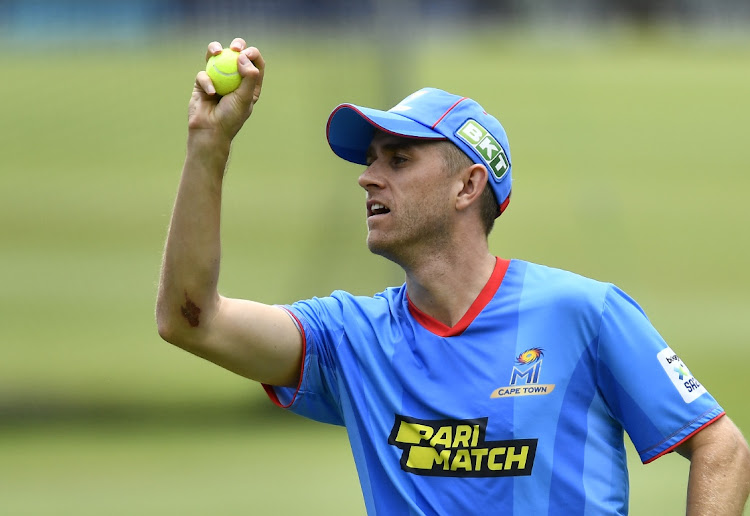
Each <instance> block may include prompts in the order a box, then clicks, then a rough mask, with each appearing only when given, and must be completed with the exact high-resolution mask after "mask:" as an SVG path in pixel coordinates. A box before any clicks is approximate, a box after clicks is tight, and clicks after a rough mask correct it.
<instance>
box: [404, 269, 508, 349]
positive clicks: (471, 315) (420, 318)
mask: <svg viewBox="0 0 750 516" xmlns="http://www.w3.org/2000/svg"><path fill="white" fill-rule="evenodd" d="M509 265H510V260H503V259H502V258H497V260H496V262H495V268H494V269H493V271H492V274H491V275H490V279H489V280H487V284H486V285H485V286H484V288H482V291H481V292H480V293H479V295H478V296H477V298H476V299H475V300H474V302H473V303H472V304H471V306H470V307H469V309H468V310H467V311H466V313H465V314H464V316H463V317H461V320H460V321H458V322H457V323H456V325H455V326H453V327H451V326H447V325H446V324H443V323H442V322H440V321H438V320H437V319H435V318H433V317H431V316H429V315H427V314H426V313H424V312H422V311H421V310H420V309H419V308H417V307H416V306H415V305H414V303H412V302H411V299H409V293H408V292H407V293H406V299H407V301H408V302H409V313H411V315H412V317H414V319H416V321H417V322H418V323H419V324H421V325H422V326H423V327H424V328H425V329H426V330H428V331H430V332H432V333H434V334H435V335H437V336H439V337H455V336H457V335H461V334H462V333H463V332H464V330H466V328H468V327H469V325H470V324H471V323H472V322H473V321H474V319H476V317H477V316H478V315H479V314H480V313H481V312H482V310H484V307H485V306H487V303H489V302H490V300H491V299H492V298H493V297H494V296H495V293H496V292H497V289H499V288H500V284H501V283H502V282H503V278H504V277H505V273H506V271H507V270H508V266H509Z"/></svg>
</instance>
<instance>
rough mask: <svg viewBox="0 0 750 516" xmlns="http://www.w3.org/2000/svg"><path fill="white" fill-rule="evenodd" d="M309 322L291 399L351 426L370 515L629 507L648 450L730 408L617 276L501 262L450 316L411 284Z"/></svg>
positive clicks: (303, 322) (294, 310)
mask: <svg viewBox="0 0 750 516" xmlns="http://www.w3.org/2000/svg"><path fill="white" fill-rule="evenodd" d="M286 308H287V310H288V311H289V313H290V314H291V315H292V316H293V318H294V319H295V321H296V322H297V324H298V326H299V328H300V331H301V333H302V335H303V341H304V343H305V352H304V360H303V370H302V372H301V377H300V383H299V385H298V387H297V388H296V389H294V388H279V387H270V386H266V390H267V392H268V394H269V396H270V397H271V399H272V400H273V401H274V402H276V403H277V404H279V405H280V406H283V407H287V408H289V409H290V410H292V411H294V412H296V413H298V414H300V415H303V416H306V417H308V418H312V419H314V420H318V421H322V422H327V423H332V424H335V425H345V426H346V428H347V432H348V436H349V441H350V445H351V448H352V451H353V454H354V459H355V464H356V467H357V472H358V475H359V480H360V483H361V486H362V491H363V495H364V500H365V506H366V508H367V512H368V514H371V515H376V514H377V515H393V514H410V515H422V514H424V515H428V514H434V515H437V514H441V515H444V514H480V513H481V514H518V515H522V514H523V515H527V514H535V515H540V514H549V515H566V516H570V515H577V514H586V515H608V516H610V515H620V514H627V511H628V472H627V464H626V453H625V448H624V441H623V432H624V431H625V432H627V433H628V435H629V436H630V438H631V440H632V441H633V443H634V445H635V447H636V449H637V450H638V453H639V454H640V458H641V460H642V461H643V462H649V461H651V460H654V459H655V458H657V457H659V456H660V455H663V454H665V453H667V452H669V451H671V450H672V449H674V448H675V447H676V446H677V445H679V444H680V443H681V442H683V441H684V440H686V439H687V438H689V437H690V436H691V435H692V434H694V433H695V432H697V431H699V430H700V429H701V428H703V427H705V426H706V425H708V424H710V423H711V422H713V421H715V420H716V419H718V418H719V417H721V416H722V415H723V414H724V411H723V410H722V408H721V407H720V406H719V405H718V404H717V403H716V401H715V400H714V399H713V398H712V397H711V395H710V394H709V393H708V392H707V391H706V389H705V388H704V387H703V386H702V385H701V384H700V383H699V382H698V381H697V380H696V378H694V377H693V375H692V374H691V373H690V371H689V370H688V368H687V367H686V366H685V364H684V362H683V361H682V360H681V359H680V358H679V356H678V355H677V354H675V352H674V351H672V349H671V348H670V347H669V346H668V345H667V344H666V343H665V342H664V340H663V339H662V338H661V336H660V335H659V334H658V333H657V331H656V330H655V329H654V327H653V326H652V325H651V324H650V322H649V320H648V319H647V317H646V316H645V314H644V313H643V311H642V310H641V308H640V307H639V306H638V305H637V304H636V303H635V302H634V301H633V300H632V299H630V298H629V297H628V296H627V295H626V294H625V293H623V292H622V291H621V290H619V289H618V288H616V287H615V286H613V285H611V284H606V283H600V282H597V281H594V280H591V279H588V278H584V277H581V276H578V275H576V274H573V273H570V272H566V271H562V270H559V269H552V268H548V267H544V266H541V265H535V264H532V263H529V262H524V261H521V260H512V261H506V260H502V259H498V260H497V264H496V267H495V270H494V272H493V274H492V277H491V278H490V280H489V282H488V283H487V285H486V286H485V287H484V289H483V290H482V292H481V293H480V295H479V296H478V297H477V299H476V301H475V302H474V304H473V305H472V306H471V308H470V309H469V311H468V312H467V313H466V315H465V316H464V318H463V319H462V320H461V321H459V322H458V323H457V324H456V326H454V327H447V326H445V325H444V324H442V323H440V322H439V321H437V320H435V319H432V318H430V317H429V316H428V315H426V314H424V313H422V312H420V311H419V309H418V308H417V307H416V306H414V305H413V304H412V303H411V301H410V300H409V297H408V295H407V292H406V287H405V286H401V287H398V288H390V289H387V290H386V291H384V292H382V293H380V294H377V295H375V296H373V297H358V296H353V295H351V294H348V293H346V292H341V291H336V292H334V293H333V294H331V296H330V297H326V298H313V299H310V300H306V301H300V302H297V303H294V304H293V305H291V306H288V307H286Z"/></svg>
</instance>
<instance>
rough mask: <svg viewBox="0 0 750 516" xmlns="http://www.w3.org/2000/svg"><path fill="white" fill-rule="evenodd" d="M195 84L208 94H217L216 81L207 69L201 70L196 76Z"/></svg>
mask: <svg viewBox="0 0 750 516" xmlns="http://www.w3.org/2000/svg"><path fill="white" fill-rule="evenodd" d="M195 85H196V86H197V87H199V88H200V89H202V90H203V91H204V92H206V93H207V94H208V95H215V94H216V88H215V87H214V83H213V81H212V80H211V78H210V77H209V76H208V74H207V73H206V71H205V70H201V71H200V72H198V75H197V76H196V77H195Z"/></svg>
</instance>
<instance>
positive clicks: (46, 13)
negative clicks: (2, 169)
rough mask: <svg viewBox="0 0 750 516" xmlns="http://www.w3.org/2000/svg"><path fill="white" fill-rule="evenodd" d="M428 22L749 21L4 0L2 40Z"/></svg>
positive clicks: (492, 0) (600, 4)
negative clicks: (250, 25) (244, 22)
mask: <svg viewBox="0 0 750 516" xmlns="http://www.w3.org/2000/svg"><path fill="white" fill-rule="evenodd" d="M404 14H405V15H406V16H407V17H409V18H410V19H415V18H416V19H418V20H420V21H422V22H423V21H424V20H425V19H426V20H428V21H464V22H472V21H476V22H478V23H479V22H481V23H484V24H486V23H488V22H489V23H512V22H527V23H533V22H536V21H551V22H553V23H554V22H555V21H558V20H559V21H564V22H566V23H570V22H584V23H588V22H593V23H596V22H607V21H625V22H632V23H635V24H639V25H648V24H654V23H659V22H670V23H690V24H695V23H699V24H706V23H714V24H722V25H723V24H727V23H732V24H737V23H747V22H750V2H747V0H714V1H712V2H703V1H701V0H569V1H566V2H557V1H555V0H461V1H456V0H399V1H394V0H364V1H359V2H351V1H349V0H279V1H274V0H213V1H211V2H205V1H199V0H130V1H128V2H101V1H98V0H58V1H55V2H47V1H40V0H0V30H1V32H0V36H4V37H6V38H7V37H11V38H13V37H17V38H23V37H25V36H26V35H28V34H29V33H31V32H34V31H38V30H39V29H44V30H51V31H53V32H56V33H63V34H70V35H77V36H78V37H80V36H85V34H86V32H83V33H82V32H81V30H82V29H84V30H90V31H91V32H90V34H92V35H96V34H97V32H99V33H106V35H108V36H114V37H117V36H120V37H123V36H124V37H129V36H138V35H140V34H144V33H148V32H149V31H153V30H155V29H156V30H158V29H161V28H163V27H169V26H174V27H191V26H192V27H196V26H197V27H199V26H202V25H213V26H215V25H227V24H231V22H232V21H236V20H238V19H252V20H256V21H257V20H259V19H261V20H264V21H268V22H274V21H275V22H280V23H291V24H301V25H303V26H313V27H315V26H322V27H330V26H337V27H341V28H347V26H361V25H367V24H368V23H370V22H371V21H372V20H373V19H379V18H382V16H383V15H386V16H389V15H391V16H394V17H395V16H403V15H404Z"/></svg>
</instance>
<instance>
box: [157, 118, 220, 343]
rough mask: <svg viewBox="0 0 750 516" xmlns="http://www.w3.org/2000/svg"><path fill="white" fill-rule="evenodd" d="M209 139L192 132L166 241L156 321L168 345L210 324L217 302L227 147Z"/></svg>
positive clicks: (199, 132) (205, 134)
mask: <svg viewBox="0 0 750 516" xmlns="http://www.w3.org/2000/svg"><path fill="white" fill-rule="evenodd" d="M209 134H210V133H208V134H207V133H206V132H205V131H204V132H201V131H191V133H190V135H189V137H188V149H187V157H186V159H185V164H184V167H183V171H182V177H181V179H180V185H179V188H178V191H177V198H176V201H175V205H174V210H173V213H172V220H171V223H170V227H169V233H168V236H167V243H166V248H165V252H164V260H163V263H162V269H161V279H160V284H159V294H158V301H157V320H158V324H159V332H160V333H161V334H162V336H163V337H164V338H166V339H167V340H170V341H173V340H176V339H179V338H180V336H181V335H183V334H185V333H186V332H191V330H195V329H197V328H199V327H200V325H201V323H202V322H205V321H206V320H210V317H211V315H212V311H213V310H214V309H215V305H216V303H217V300H218V293H217V290H216V288H217V283H218V279H219V264H220V258H221V240H220V218H221V189H222V182H223V176H224V170H225V167H226V164H227V159H228V157H229V149H230V142H229V140H228V139H226V138H219V137H214V136H211V137H208V135H209ZM192 333H195V332H194V331H192ZM188 334H189V333H188Z"/></svg>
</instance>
